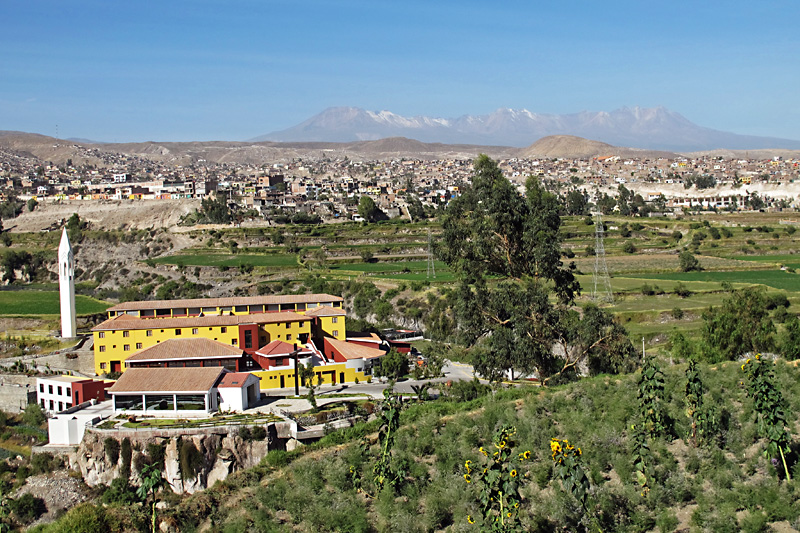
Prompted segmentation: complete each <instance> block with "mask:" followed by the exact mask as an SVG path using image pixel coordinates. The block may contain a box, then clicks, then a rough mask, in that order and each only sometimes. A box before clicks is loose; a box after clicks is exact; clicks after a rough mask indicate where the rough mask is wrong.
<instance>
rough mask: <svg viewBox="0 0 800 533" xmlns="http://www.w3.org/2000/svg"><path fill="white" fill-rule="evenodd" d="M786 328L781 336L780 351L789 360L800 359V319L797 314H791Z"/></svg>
mask: <svg viewBox="0 0 800 533" xmlns="http://www.w3.org/2000/svg"><path fill="white" fill-rule="evenodd" d="M784 325H785V330H784V332H783V334H782V335H781V338H780V352H781V355H783V357H784V358H785V359H786V360H788V361H794V360H795V359H800V320H798V318H797V315H789V317H788V318H787V319H786V323H785V324H784Z"/></svg>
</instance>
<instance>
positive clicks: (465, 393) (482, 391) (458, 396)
mask: <svg viewBox="0 0 800 533" xmlns="http://www.w3.org/2000/svg"><path fill="white" fill-rule="evenodd" d="M490 390H491V387H489V385H484V384H483V383H481V382H480V381H478V378H473V379H472V381H456V382H454V383H453V384H452V385H451V386H450V387H449V389H448V395H449V396H450V397H451V398H453V399H455V400H458V401H459V402H469V401H471V400H475V399H477V398H480V397H481V396H485V395H486V394H489V391H490Z"/></svg>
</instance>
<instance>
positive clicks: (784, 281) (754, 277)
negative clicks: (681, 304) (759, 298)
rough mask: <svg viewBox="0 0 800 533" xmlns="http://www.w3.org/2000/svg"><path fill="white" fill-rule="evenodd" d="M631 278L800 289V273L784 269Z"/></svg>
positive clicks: (664, 274)
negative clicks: (724, 282) (725, 282)
mask: <svg viewBox="0 0 800 533" xmlns="http://www.w3.org/2000/svg"><path fill="white" fill-rule="evenodd" d="M629 277H631V278H640V279H651V280H673V281H682V282H687V281H706V282H717V283H720V284H721V283H722V282H723V281H727V282H728V283H748V284H761V285H766V286H768V287H772V288H774V289H780V290H784V291H789V292H798V291H800V274H792V273H790V272H786V271H784V270H740V271H735V272H672V273H663V274H639V275H630V276H629Z"/></svg>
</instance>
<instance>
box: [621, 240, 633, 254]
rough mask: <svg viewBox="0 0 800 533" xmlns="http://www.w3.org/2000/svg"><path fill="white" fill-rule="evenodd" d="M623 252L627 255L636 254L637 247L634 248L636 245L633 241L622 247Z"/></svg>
mask: <svg viewBox="0 0 800 533" xmlns="http://www.w3.org/2000/svg"><path fill="white" fill-rule="evenodd" d="M622 251H623V252H625V253H626V254H632V253H635V252H636V246H634V244H633V243H632V242H631V241H628V242H626V243H625V244H624V245H623V246H622Z"/></svg>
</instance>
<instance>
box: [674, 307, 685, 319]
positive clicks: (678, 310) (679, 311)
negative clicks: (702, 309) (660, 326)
mask: <svg viewBox="0 0 800 533" xmlns="http://www.w3.org/2000/svg"><path fill="white" fill-rule="evenodd" d="M671 314H672V318H674V319H675V320H680V319H681V318H683V314H684V313H683V309H681V308H680V307H675V308H674V309H673V310H672V313H671Z"/></svg>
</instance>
